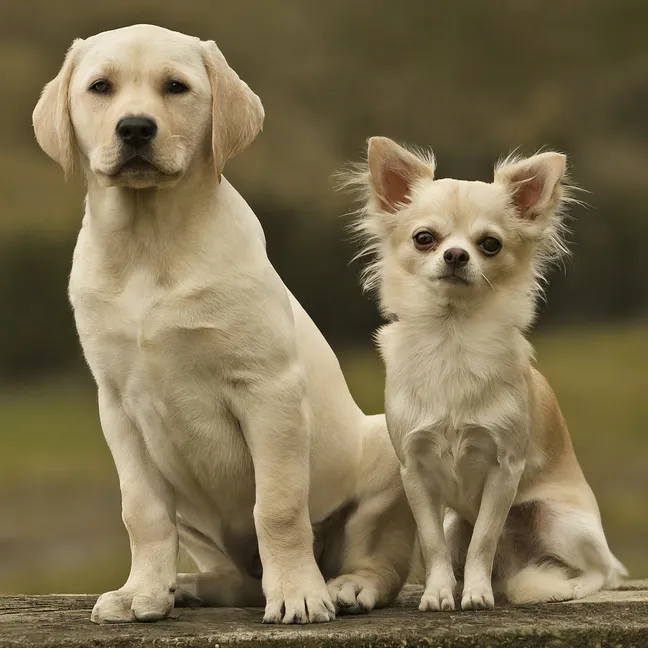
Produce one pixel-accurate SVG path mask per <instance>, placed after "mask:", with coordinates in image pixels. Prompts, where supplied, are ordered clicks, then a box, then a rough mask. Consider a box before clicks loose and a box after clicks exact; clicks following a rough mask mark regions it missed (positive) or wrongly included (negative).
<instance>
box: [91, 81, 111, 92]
mask: <svg viewBox="0 0 648 648" xmlns="http://www.w3.org/2000/svg"><path fill="white" fill-rule="evenodd" d="M88 89H89V90H90V92H95V93H97V94H106V93H108V92H110V83H109V82H108V81H106V79H97V80H96V81H95V82H94V83H93V84H92V85H91V86H90V88H88Z"/></svg>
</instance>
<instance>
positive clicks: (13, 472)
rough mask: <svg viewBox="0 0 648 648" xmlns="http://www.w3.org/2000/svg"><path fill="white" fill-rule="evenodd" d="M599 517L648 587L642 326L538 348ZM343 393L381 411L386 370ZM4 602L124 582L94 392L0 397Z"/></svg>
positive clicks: (352, 374)
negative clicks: (13, 596) (17, 595)
mask: <svg viewBox="0 0 648 648" xmlns="http://www.w3.org/2000/svg"><path fill="white" fill-rule="evenodd" d="M534 342H535V345H536V350H537V357H538V366H539V368H540V369H541V370H542V371H543V372H544V373H545V375H546V376H547V377H548V378H549V380H550V382H551V383H552V386H553V387H554V389H555V391H556V393H557V395H558V398H559V400H560V403H561V407H562V409H563V411H564V413H565V416H566V418H567V421H568V423H569V425H570V430H571V433H572V437H573V439H574V444H575V447H576V452H577V454H578V456H579V459H580V461H581V464H582V466H583V469H584V470H585V473H586V475H587V477H588V479H589V481H590V483H591V485H592V487H593V488H594V491H595V493H596V495H597V497H598V500H599V504H600V506H601V513H602V515H603V520H604V524H605V527H606V531H607V535H608V539H609V542H610V546H611V548H612V549H613V551H614V552H615V553H616V555H617V556H618V557H619V558H620V559H621V560H622V561H623V562H624V563H625V564H626V565H627V566H628V567H629V569H630V571H631V573H632V575H633V576H635V577H640V576H644V577H645V576H648V551H646V547H647V546H648V528H647V527H646V524H645V512H646V510H648V435H646V433H645V429H646V423H645V422H646V420H647V418H648V416H647V415H648V400H647V398H646V394H647V392H646V388H647V386H648V325H646V324H637V325H628V326H623V327H615V328H605V329H591V330H583V329H574V330H561V331H553V332H550V333H544V334H542V335H539V336H537V337H536V338H535V339H534ZM340 359H341V363H342V366H343V369H344V371H345V374H346V376H347V380H348V382H349V385H350V387H351V390H352V392H353V394H354V396H355V398H356V399H357V401H358V403H359V404H360V405H361V407H362V408H363V409H364V410H365V411H367V412H379V411H382V402H383V395H382V392H383V383H384V379H383V376H384V372H383V367H382V364H381V362H380V359H379V358H378V355H377V353H375V352H374V351H372V350H369V349H363V350H356V351H346V352H342V353H340ZM0 421H2V434H0V493H1V495H0V519H2V520H3V526H2V527H1V528H0V549H2V551H0V556H1V557H0V592H27V593H36V592H50V591H57V592H80V591H88V592H99V591H103V590H106V589H112V588H114V587H118V586H119V585H120V584H121V583H122V582H123V581H124V579H125V577H126V575H127V572H128V541H127V538H126V534H125V532H124V530H123V528H122V525H121V520H120V515H119V493H118V485H117V479H116V475H115V472H114V467H113V464H112V459H111V457H110V453H109V452H108V449H107V447H106V444H105V442H104V440H103V436H102V434H101V429H100V426H99V420H98V415H97V407H96V397H95V392H94V388H93V386H92V385H90V384H89V383H88V382H83V383H78V382H75V381H60V382H59V383H56V384H45V385H39V386H32V387H28V388H27V387H23V388H13V389H6V390H4V391H0Z"/></svg>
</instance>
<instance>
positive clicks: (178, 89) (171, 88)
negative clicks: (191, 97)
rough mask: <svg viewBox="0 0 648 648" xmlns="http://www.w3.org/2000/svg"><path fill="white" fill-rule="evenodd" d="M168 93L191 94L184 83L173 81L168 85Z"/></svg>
mask: <svg viewBox="0 0 648 648" xmlns="http://www.w3.org/2000/svg"><path fill="white" fill-rule="evenodd" d="M166 91H167V92H168V93H169V94H183V93H185V92H189V88H188V87H187V86H186V85H185V84H184V83H182V81H175V80H171V81H168V82H167V84H166Z"/></svg>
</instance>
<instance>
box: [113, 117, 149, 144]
mask: <svg viewBox="0 0 648 648" xmlns="http://www.w3.org/2000/svg"><path fill="white" fill-rule="evenodd" d="M115 130H116V131H117V137H119V139H120V140H121V141H122V142H124V144H128V145H129V146H132V147H133V148H138V147H140V146H144V145H145V144H148V142H149V141H150V140H152V139H153V138H154V137H155V134H156V133H157V124H156V123H155V122H154V121H153V120H152V119H151V118H150V117H144V116H141V115H139V116H138V115H133V116H132V117H123V118H122V119H120V120H119V121H118V122H117V128H116V129H115Z"/></svg>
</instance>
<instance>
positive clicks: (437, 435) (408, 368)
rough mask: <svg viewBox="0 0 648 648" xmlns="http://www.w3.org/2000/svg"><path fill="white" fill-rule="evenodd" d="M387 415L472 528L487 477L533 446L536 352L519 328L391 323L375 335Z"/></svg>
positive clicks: (466, 322)
mask: <svg viewBox="0 0 648 648" xmlns="http://www.w3.org/2000/svg"><path fill="white" fill-rule="evenodd" d="M378 341H379V346H380V351H381V354H382V356H383V359H384V361H385V365H386V367H387V390H386V394H387V399H388V403H387V411H388V412H389V420H390V425H391V427H392V429H393V431H394V433H395V434H399V435H400V434H401V430H402V434H403V437H402V447H403V448H404V449H405V448H407V450H406V452H407V454H408V455H409V456H410V457H411V456H414V457H416V460H417V461H418V462H420V463H421V464H422V466H421V467H422V468H423V469H424V473H425V474H426V476H427V479H429V480H430V481H432V482H434V483H433V487H434V490H435V491H437V492H439V493H440V494H441V497H442V499H443V501H444V502H445V503H446V504H447V505H448V506H450V507H451V508H453V509H454V510H456V511H457V512H459V513H460V514H461V515H462V517H464V518H465V519H466V520H468V521H470V522H471V523H473V524H474V522H475V520H476V518H477V514H478V512H479V505H480V501H481V494H482V490H483V487H484V481H485V479H486V476H487V474H488V472H489V471H490V470H491V469H492V468H493V467H494V466H495V465H497V464H498V462H499V461H506V460H507V457H508V456H509V455H510V453H511V450H512V449H513V448H514V447H515V448H520V449H521V448H525V447H527V446H528V445H529V444H530V447H528V448H527V453H528V454H527V472H529V468H531V466H532V465H534V466H537V467H539V466H540V465H541V463H542V458H543V452H542V450H541V449H540V448H536V447H534V444H532V443H530V439H529V431H530V411H531V400H532V398H533V394H532V390H531V389H530V386H529V371H530V365H529V362H530V356H531V348H530V345H529V344H528V342H527V341H526V339H525V338H524V336H523V335H522V334H521V332H520V331H519V330H518V329H517V328H516V327H514V326H502V325H498V324H497V323H488V322H484V321H483V320H481V319H477V320H475V319H470V318H462V319H455V318H452V317H451V316H450V317H443V318H441V319H439V320H433V321H431V322H430V321H414V322H409V321H407V322H402V321H398V322H392V323H391V324H388V325H386V326H384V327H383V328H382V329H381V330H380V333H379V336H378Z"/></svg>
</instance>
